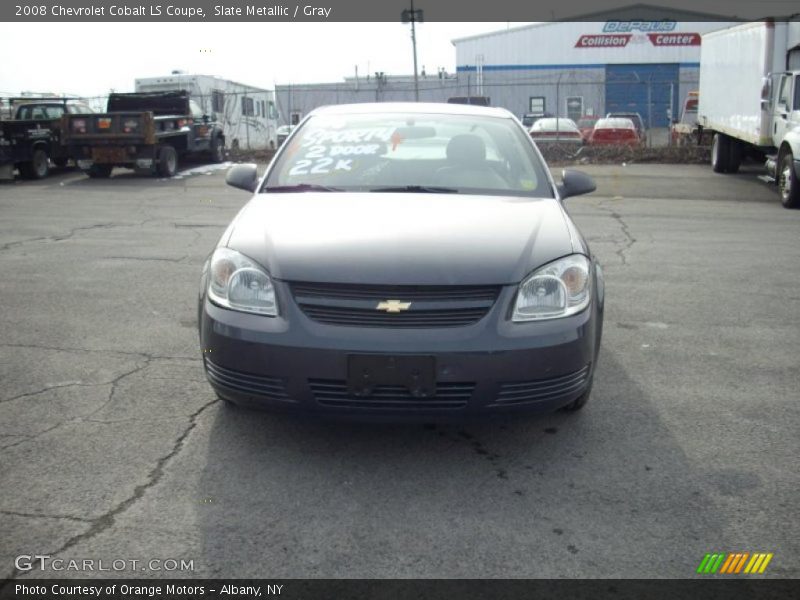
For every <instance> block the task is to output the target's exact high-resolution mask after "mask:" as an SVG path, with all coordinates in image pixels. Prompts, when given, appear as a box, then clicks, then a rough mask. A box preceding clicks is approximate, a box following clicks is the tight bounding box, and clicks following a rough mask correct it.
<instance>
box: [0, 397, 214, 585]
mask: <svg viewBox="0 0 800 600" xmlns="http://www.w3.org/2000/svg"><path fill="white" fill-rule="evenodd" d="M217 402H219V399H218V398H214V399H213V400H211V401H210V402H207V403H205V404H204V405H203V406H201V407H200V408H199V409H197V410H196V411H195V412H193V413H192V414H191V415H189V424H188V425H187V426H186V428H185V429H184V430H183V432H182V433H181V434H180V435H179V436H178V437H177V439H176V440H175V442H174V443H173V445H172V449H171V450H170V451H169V452H168V453H167V454H165V455H164V456H162V457H161V458H159V459H158V460H157V461H156V465H155V467H153V469H152V470H151V471H150V473H148V475H147V478H146V481H145V482H144V483H141V484H139V485H137V486H136V487H135V488H134V490H133V494H131V495H130V496H129V497H128V498H126V499H125V500H123V501H122V502H120V503H118V504H117V505H116V506H115V507H113V508H112V509H111V510H109V511H107V512H106V513H105V514H103V515H101V516H99V517H97V518H95V519H91V520H90V521H89V523H91V526H90V527H89V529H88V530H87V531H85V532H83V533H79V534H78V535H74V536H72V537H71V538H69V539H68V540H67V541H66V542H64V543H63V544H62V545H61V546H60V547H59V548H57V549H56V550H53V551H52V552H50V553H49V555H50V556H56V555H58V554H61V553H62V552H65V551H67V550H69V549H70V548H72V547H73V546H75V545H77V544H78V543H80V542H82V541H85V540H89V539H91V538H93V537H95V536H98V535H100V534H101V533H103V532H104V531H106V530H107V529H109V528H111V527H112V526H113V525H114V523H115V521H116V519H117V517H119V516H120V515H121V514H123V513H124V512H125V511H127V510H128V509H129V508H131V507H132V506H133V505H134V504H136V502H137V501H139V500H140V499H141V498H142V497H143V496H144V495H145V493H146V492H147V491H148V490H149V489H151V488H152V487H154V486H156V485H157V484H158V483H159V482H160V481H161V479H162V478H163V477H164V472H165V471H164V470H165V467H166V466H167V464H168V463H169V462H170V461H171V460H172V459H173V458H175V457H176V456H177V455H178V454H179V453H180V451H181V450H182V449H183V447H184V444H185V442H186V439H187V438H188V437H189V434H190V433H191V432H192V430H194V428H195V427H197V421H198V419H199V418H200V416H201V415H202V414H203V413H204V412H205V411H206V410H207V409H208V408H210V407H211V406H213V405H214V404H216V403H217ZM26 574H27V572H26V571H22V570H20V569H17V568H16V567H15V568H14V569H13V571H12V572H11V574H10V576H9V577H8V579H16V578H19V577H21V576H24V575H26ZM3 587H4V584H0V591H2V589H3Z"/></svg>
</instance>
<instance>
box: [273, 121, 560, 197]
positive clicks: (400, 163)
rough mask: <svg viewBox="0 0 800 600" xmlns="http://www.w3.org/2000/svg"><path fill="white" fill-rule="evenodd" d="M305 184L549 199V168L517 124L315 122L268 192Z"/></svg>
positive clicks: (294, 144) (284, 158) (280, 162)
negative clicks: (435, 189)
mask: <svg viewBox="0 0 800 600" xmlns="http://www.w3.org/2000/svg"><path fill="white" fill-rule="evenodd" d="M300 184H314V185H322V186H327V187H333V188H336V189H339V190H352V191H369V190H375V189H381V188H387V187H392V188H393V187H405V186H421V187H447V188H452V189H455V190H457V191H459V192H462V193H489V194H492V193H497V194H506V195H508V194H512V195H537V196H552V191H551V190H550V186H549V182H548V180H547V177H546V176H545V170H544V165H543V164H542V161H541V159H540V158H539V156H538V154H537V153H536V152H535V150H534V149H533V147H532V145H531V142H530V138H529V137H528V136H527V135H526V134H525V132H524V130H522V129H521V128H520V127H519V125H518V123H517V121H516V120H515V119H512V118H502V117H490V116H476V115H458V114H422V113H383V114H345V115H324V114H323V115H316V116H313V117H311V118H310V119H308V120H307V121H306V122H305V123H304V124H303V125H302V126H301V128H300V129H299V130H298V131H297V132H296V133H295V135H294V137H293V138H292V141H291V143H290V144H289V146H288V147H286V148H285V149H284V150H282V151H281V152H280V154H279V155H278V156H277V157H276V162H275V165H274V167H273V168H272V169H271V171H270V175H269V177H268V179H267V182H266V187H267V188H269V187H281V186H292V185H300Z"/></svg>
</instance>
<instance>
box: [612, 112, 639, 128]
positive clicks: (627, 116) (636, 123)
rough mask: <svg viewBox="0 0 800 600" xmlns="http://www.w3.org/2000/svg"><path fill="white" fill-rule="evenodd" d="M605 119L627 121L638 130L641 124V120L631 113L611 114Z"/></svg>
mask: <svg viewBox="0 0 800 600" xmlns="http://www.w3.org/2000/svg"><path fill="white" fill-rule="evenodd" d="M607 118H610V119H627V120H628V121H630V122H631V123H632V124H633V126H634V127H635V128H636V129H639V128H640V126H641V124H642V118H641V117H640V116H639V115H638V114H631V113H611V114H609V115H608V117H607Z"/></svg>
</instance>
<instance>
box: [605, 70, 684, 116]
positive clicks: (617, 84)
mask: <svg viewBox="0 0 800 600" xmlns="http://www.w3.org/2000/svg"><path fill="white" fill-rule="evenodd" d="M679 72H680V70H679V67H678V65H677V64H655V65H607V66H606V112H607V113H610V112H638V113H639V114H640V115H642V119H644V124H645V126H646V127H647V126H649V125H650V124H652V126H653V127H667V126H669V116H668V114H667V109H668V108H669V107H670V97H672V110H673V114H677V110H676V106H677V102H678V100H677V98H678V74H679ZM651 119H652V121H651Z"/></svg>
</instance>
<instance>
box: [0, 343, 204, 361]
mask: <svg viewBox="0 0 800 600" xmlns="http://www.w3.org/2000/svg"><path fill="white" fill-rule="evenodd" d="M0 348H29V349H31V350H50V351H53V352H85V353H87V354H104V355H108V354H118V355H120V356H136V357H139V358H146V359H150V360H188V361H200V360H202V359H201V358H197V357H194V356H162V355H159V354H148V353H146V352H127V351H125V350H93V349H89V348H61V347H59V346H45V345H42V344H14V343H12V344H0Z"/></svg>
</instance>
